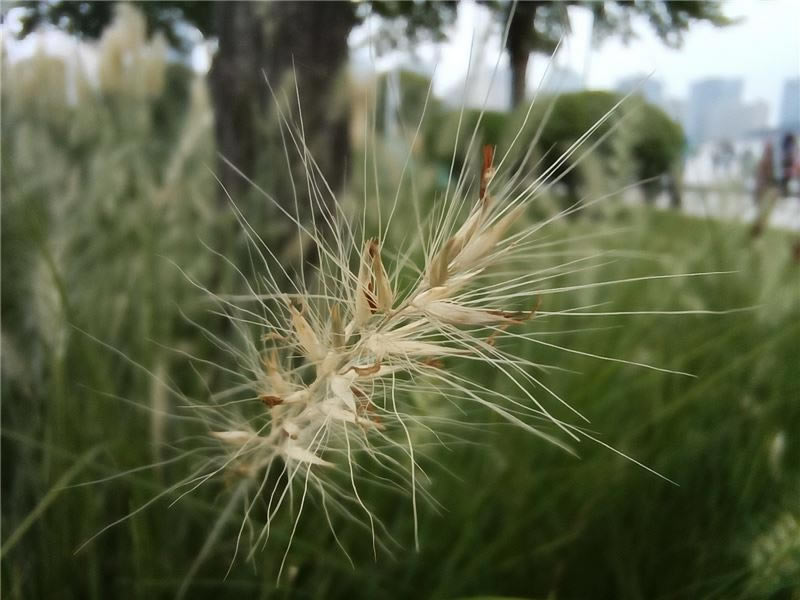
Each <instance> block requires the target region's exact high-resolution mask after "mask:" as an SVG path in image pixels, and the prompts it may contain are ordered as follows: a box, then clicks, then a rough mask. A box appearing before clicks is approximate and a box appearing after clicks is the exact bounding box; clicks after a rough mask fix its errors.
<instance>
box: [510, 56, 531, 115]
mask: <svg viewBox="0 0 800 600" xmlns="http://www.w3.org/2000/svg"><path fill="white" fill-rule="evenodd" d="M529 57H530V53H529V52H516V53H512V54H511V56H510V57H509V58H510V62H511V108H517V107H518V106H519V105H520V104H522V103H523V102H525V87H526V86H527V74H528V58H529Z"/></svg>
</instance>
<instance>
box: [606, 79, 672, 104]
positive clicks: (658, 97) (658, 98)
mask: <svg viewBox="0 0 800 600" xmlns="http://www.w3.org/2000/svg"><path fill="white" fill-rule="evenodd" d="M615 88H616V90H617V91H618V92H620V93H622V94H630V93H631V92H636V93H638V94H639V95H641V96H642V97H644V99H645V100H647V101H648V102H649V103H650V104H655V105H656V106H661V107H665V105H666V99H665V97H664V84H663V83H661V82H660V81H659V80H658V79H653V78H652V77H648V76H647V75H633V76H631V77H625V78H624V79H620V80H619V81H617V85H616V86H615Z"/></svg>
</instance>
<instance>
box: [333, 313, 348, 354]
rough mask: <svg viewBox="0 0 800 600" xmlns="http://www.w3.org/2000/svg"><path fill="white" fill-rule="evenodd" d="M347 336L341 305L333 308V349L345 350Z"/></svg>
mask: <svg viewBox="0 0 800 600" xmlns="http://www.w3.org/2000/svg"><path fill="white" fill-rule="evenodd" d="M344 342H345V335H344V325H343V324H342V317H341V314H340V313H339V305H338V304H334V305H333V306H331V348H333V349H334V350H341V349H342V348H344Z"/></svg>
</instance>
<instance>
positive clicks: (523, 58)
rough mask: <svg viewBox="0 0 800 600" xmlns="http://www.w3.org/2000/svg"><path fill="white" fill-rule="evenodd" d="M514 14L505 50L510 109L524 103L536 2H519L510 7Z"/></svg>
mask: <svg viewBox="0 0 800 600" xmlns="http://www.w3.org/2000/svg"><path fill="white" fill-rule="evenodd" d="M511 6H512V7H513V10H514V14H513V15H511V23H509V26H508V38H507V39H506V49H507V50H508V58H509V62H510V64H511V107H512V108H516V107H517V106H519V105H520V104H522V103H523V102H524V101H525V95H526V89H525V88H526V86H527V75H528V59H529V58H530V55H531V52H532V51H533V50H534V47H535V44H534V40H535V36H536V30H535V28H534V19H535V17H536V8H537V4H536V2H519V3H516V4H512V5H511Z"/></svg>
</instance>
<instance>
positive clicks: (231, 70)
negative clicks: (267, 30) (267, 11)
mask: <svg viewBox="0 0 800 600" xmlns="http://www.w3.org/2000/svg"><path fill="white" fill-rule="evenodd" d="M214 21H215V29H216V31H217V35H218V40H219V46H218V49H217V54H216V56H215V58H214V64H213V66H212V68H211V73H210V74H209V79H210V87H211V97H212V102H213V104H214V128H215V135H216V140H217V151H218V152H219V153H220V154H222V155H223V156H224V157H225V158H227V159H228V160H229V161H231V162H232V163H233V164H234V165H236V167H237V168H239V169H240V170H241V171H242V172H243V173H245V174H247V175H249V176H252V175H253V171H254V169H255V164H256V163H255V161H256V156H257V154H258V149H259V139H258V135H257V129H256V127H255V126H254V124H255V122H256V119H257V118H258V116H259V114H261V113H263V111H264V107H265V105H266V104H265V101H266V98H267V96H268V92H267V90H266V89H265V86H264V82H263V78H262V77H261V69H262V68H263V61H264V23H263V18H262V17H261V16H260V15H259V14H258V6H257V4H256V3H254V2H216V3H215V4H214ZM218 176H219V178H220V180H221V181H222V185H223V186H225V189H226V190H227V191H228V193H229V194H230V195H231V197H233V198H234V199H236V198H239V197H240V196H241V195H242V193H243V192H244V191H245V190H246V189H247V182H245V181H244V179H242V178H241V177H240V176H239V175H237V174H236V173H234V172H233V171H232V170H231V169H230V168H228V167H227V166H225V165H224V164H223V163H220V167H219V169H218ZM223 199H224V193H223Z"/></svg>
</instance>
